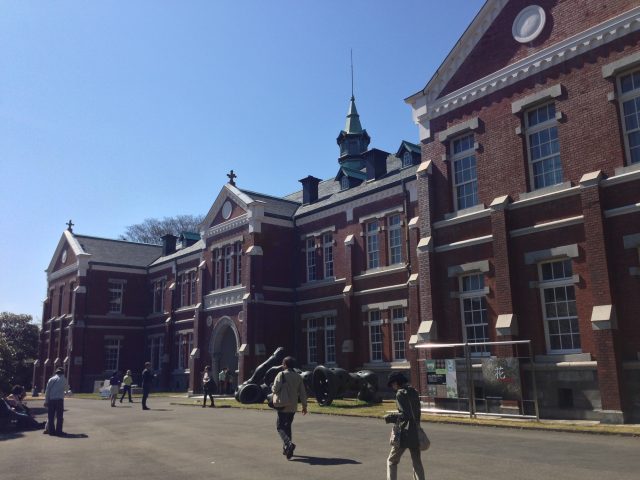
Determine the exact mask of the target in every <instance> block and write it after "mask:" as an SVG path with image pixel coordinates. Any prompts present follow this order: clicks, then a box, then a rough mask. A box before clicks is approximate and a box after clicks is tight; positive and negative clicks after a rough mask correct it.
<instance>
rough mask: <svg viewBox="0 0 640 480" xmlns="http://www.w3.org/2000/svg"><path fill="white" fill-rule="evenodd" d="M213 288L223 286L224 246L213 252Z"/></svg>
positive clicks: (216, 288)
mask: <svg viewBox="0 0 640 480" xmlns="http://www.w3.org/2000/svg"><path fill="white" fill-rule="evenodd" d="M213 256H214V258H213V270H214V272H213V289H214V290H218V289H220V288H222V248H216V249H215V250H214V253H213Z"/></svg>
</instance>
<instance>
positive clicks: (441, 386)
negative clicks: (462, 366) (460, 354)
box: [425, 359, 458, 398]
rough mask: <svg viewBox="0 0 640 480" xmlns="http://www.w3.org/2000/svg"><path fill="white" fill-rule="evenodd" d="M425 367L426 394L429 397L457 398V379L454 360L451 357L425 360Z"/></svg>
mask: <svg viewBox="0 0 640 480" xmlns="http://www.w3.org/2000/svg"><path fill="white" fill-rule="evenodd" d="M425 365H426V368H427V394H428V395H429V396H430V397H438V398H457V397H458V381H457V373H456V361H455V360H453V359H435V360H434V359H429V360H425Z"/></svg>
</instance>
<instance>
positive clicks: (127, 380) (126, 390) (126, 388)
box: [120, 370, 133, 403]
mask: <svg viewBox="0 0 640 480" xmlns="http://www.w3.org/2000/svg"><path fill="white" fill-rule="evenodd" d="M132 383H133V378H132V377H131V370H127V374H126V375H125V376H124V378H123V379H122V396H121V397H120V403H122V400H123V399H124V396H125V394H129V403H133V400H131V384H132Z"/></svg>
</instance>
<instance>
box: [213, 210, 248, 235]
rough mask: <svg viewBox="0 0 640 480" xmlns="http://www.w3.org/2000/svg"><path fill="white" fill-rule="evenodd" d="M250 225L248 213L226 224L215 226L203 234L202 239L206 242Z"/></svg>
mask: <svg viewBox="0 0 640 480" xmlns="http://www.w3.org/2000/svg"><path fill="white" fill-rule="evenodd" d="M248 224H249V215H248V214H247V213H244V214H242V215H239V216H237V217H234V218H232V219H231V220H227V221H226V222H222V223H219V224H217V225H214V226H213V227H210V228H209V229H207V230H206V231H205V232H204V233H203V235H202V239H203V240H206V239H208V238H211V237H214V236H216V235H220V234H222V233H224V232H228V231H230V230H233V229H235V228H240V227H244V226H245V225H248Z"/></svg>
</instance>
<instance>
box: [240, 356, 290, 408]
mask: <svg viewBox="0 0 640 480" xmlns="http://www.w3.org/2000/svg"><path fill="white" fill-rule="evenodd" d="M284 357H285V353H284V348H282V347H278V348H276V351H275V352H273V354H272V355H271V356H270V357H269V358H267V359H266V360H265V361H264V362H262V363H261V364H260V365H258V367H257V368H256V369H255V371H254V372H253V375H251V377H250V378H248V379H247V380H246V381H245V382H243V383H242V384H241V385H238V388H236V394H235V397H236V400H237V401H238V402H240V403H262V402H264V401H265V399H266V398H267V394H268V393H269V392H270V391H271V389H270V388H269V385H270V384H271V383H273V379H274V378H275V377H276V375H277V374H278V371H279V370H281V369H282V360H283V359H284ZM276 370H277V371H276ZM274 372H275V373H274ZM266 378H271V381H270V383H266V382H265V379H266Z"/></svg>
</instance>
